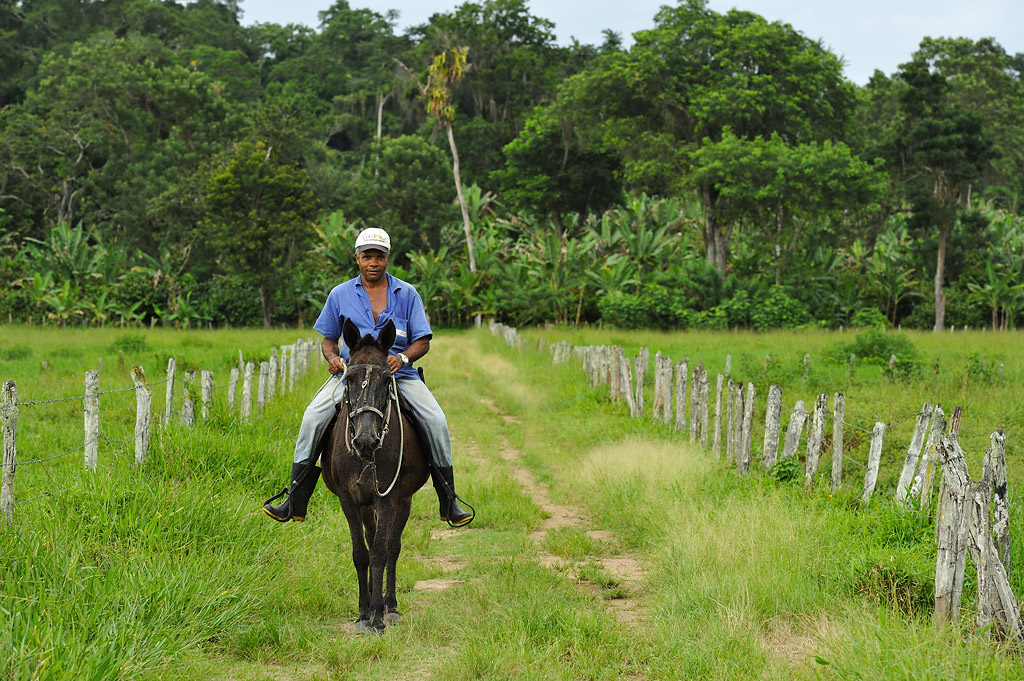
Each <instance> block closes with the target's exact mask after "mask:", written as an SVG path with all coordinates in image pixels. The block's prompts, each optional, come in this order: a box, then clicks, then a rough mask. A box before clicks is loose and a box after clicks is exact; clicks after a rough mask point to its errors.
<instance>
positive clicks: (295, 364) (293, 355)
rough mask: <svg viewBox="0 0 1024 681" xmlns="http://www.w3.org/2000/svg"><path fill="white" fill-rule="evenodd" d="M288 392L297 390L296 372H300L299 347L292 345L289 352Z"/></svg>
mask: <svg viewBox="0 0 1024 681" xmlns="http://www.w3.org/2000/svg"><path fill="white" fill-rule="evenodd" d="M288 355H289V357H288V359H289V364H290V366H289V367H288V392H291V391H293V390H295V372H296V371H298V370H299V346H298V344H295V345H292V346H291V347H290V348H289V350H288Z"/></svg>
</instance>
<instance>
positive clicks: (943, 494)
mask: <svg viewBox="0 0 1024 681" xmlns="http://www.w3.org/2000/svg"><path fill="white" fill-rule="evenodd" d="M958 409H959V407H958ZM936 448H937V452H938V456H939V461H940V462H941V463H942V471H943V472H942V487H941V489H940V491H939V502H938V507H937V513H936V519H935V533H936V541H935V555H936V561H935V624H936V625H938V626H945V625H948V624H952V623H953V622H956V621H957V620H958V619H959V617H960V597H961V595H962V593H963V584H964V567H965V566H966V564H967V517H966V514H965V513H964V500H965V495H966V492H967V485H968V483H969V482H970V478H969V477H968V475H967V463H966V462H965V461H964V460H963V452H962V451H960V448H959V447H958V446H956V438H955V437H954V436H951V435H943V436H942V437H940V438H939V441H938V443H937V445H936Z"/></svg>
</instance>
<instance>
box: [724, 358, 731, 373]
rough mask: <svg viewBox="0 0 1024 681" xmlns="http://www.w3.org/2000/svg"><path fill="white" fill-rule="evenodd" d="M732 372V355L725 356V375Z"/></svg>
mask: <svg viewBox="0 0 1024 681" xmlns="http://www.w3.org/2000/svg"><path fill="white" fill-rule="evenodd" d="M730 374H732V355H726V356H725V375H726V376H729V375H730Z"/></svg>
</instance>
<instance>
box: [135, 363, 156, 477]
mask: <svg viewBox="0 0 1024 681" xmlns="http://www.w3.org/2000/svg"><path fill="white" fill-rule="evenodd" d="M132 383H134V384H135V463H137V464H141V463H142V462H143V461H145V460H146V457H147V456H148V455H149V437H150V431H149V420H150V416H151V414H152V412H153V393H152V391H151V390H150V389H149V384H148V383H146V372H145V371H143V370H142V367H141V366H133V367H132Z"/></svg>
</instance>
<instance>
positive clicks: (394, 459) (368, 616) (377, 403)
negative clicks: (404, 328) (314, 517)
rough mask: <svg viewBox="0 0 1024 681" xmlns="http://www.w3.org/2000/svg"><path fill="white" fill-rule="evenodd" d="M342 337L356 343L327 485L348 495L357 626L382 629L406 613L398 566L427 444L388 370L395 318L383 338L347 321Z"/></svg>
mask: <svg viewBox="0 0 1024 681" xmlns="http://www.w3.org/2000/svg"><path fill="white" fill-rule="evenodd" d="M342 337H343V338H344V339H345V344H346V345H348V348H349V364H348V369H347V371H346V374H345V386H346V388H345V397H344V402H343V404H342V407H341V413H340V414H339V415H338V420H337V422H336V424H335V426H334V432H333V433H332V435H331V437H330V441H329V443H328V445H327V448H326V449H325V451H324V453H323V455H322V457H321V464H322V465H323V478H324V483H326V485H327V487H328V489H330V490H331V491H332V492H334V493H335V494H336V495H338V499H340V500H341V508H342V510H343V511H345V518H346V519H347V520H348V529H349V532H350V533H351V535H352V562H353V563H354V564H355V567H356V574H357V575H358V578H359V621H358V622H357V623H356V630H357V631H359V632H376V633H379V632H382V631H383V630H384V627H385V624H392V623H394V622H396V621H397V620H398V618H399V617H400V615H399V612H398V601H397V599H396V598H395V565H396V564H397V562H398V554H399V552H400V551H401V550H402V530H403V529H405V523H406V522H407V521H408V520H409V511H410V509H411V508H412V495H413V494H414V493H415V492H416V490H418V489H419V488H420V487H422V486H423V483H425V482H426V481H427V478H428V476H429V469H428V467H427V450H426V447H425V446H422V445H421V444H420V441H419V438H418V437H417V434H416V430H415V429H414V427H413V425H412V423H410V421H409V419H408V418H407V417H406V414H405V413H404V412H402V411H400V409H399V404H398V394H397V387H396V386H397V384H396V383H395V382H394V381H393V380H392V376H391V371H390V369H389V368H388V364H387V356H388V350H389V349H390V348H391V346H392V344H394V342H395V325H394V324H393V323H392V322H388V323H387V325H386V326H385V327H384V329H383V330H382V331H381V332H380V335H379V336H378V338H376V339H374V338H373V337H372V336H369V335H366V336H363V337H362V338H360V336H359V329H358V328H357V327H356V326H355V324H353V323H352V322H350V321H348V320H346V321H345V323H344V325H343V327H342ZM403 435H404V441H403ZM385 569H386V571H387V582H386V586H385Z"/></svg>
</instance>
